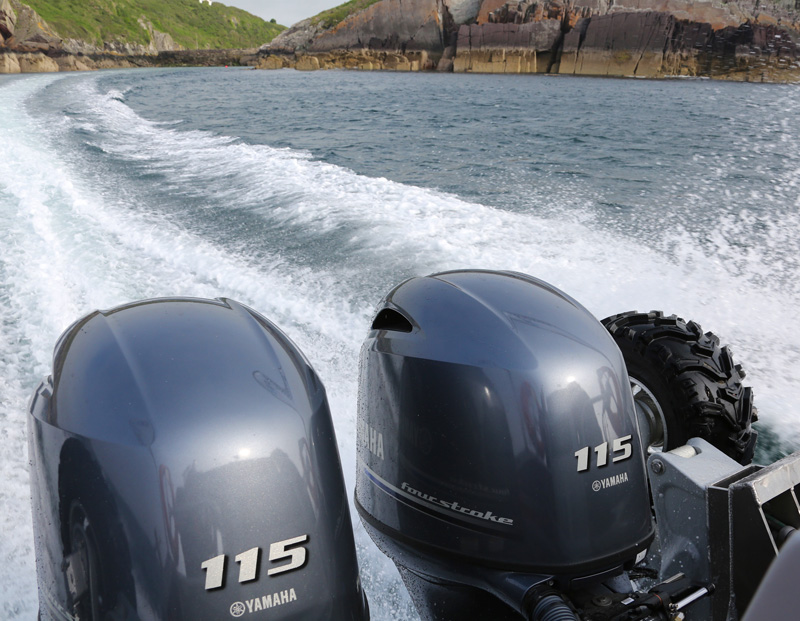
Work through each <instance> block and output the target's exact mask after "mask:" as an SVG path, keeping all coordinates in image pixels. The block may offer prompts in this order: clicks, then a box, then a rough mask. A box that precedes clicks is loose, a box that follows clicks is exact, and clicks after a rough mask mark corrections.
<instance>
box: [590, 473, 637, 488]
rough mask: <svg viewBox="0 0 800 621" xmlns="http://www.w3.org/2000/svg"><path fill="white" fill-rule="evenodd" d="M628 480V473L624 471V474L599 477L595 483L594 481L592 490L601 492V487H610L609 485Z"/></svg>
mask: <svg viewBox="0 0 800 621" xmlns="http://www.w3.org/2000/svg"><path fill="white" fill-rule="evenodd" d="M627 482H628V473H627V472H623V473H622V474H617V475H614V476H613V477H606V478H605V479H598V480H597V481H595V482H594V483H592V490H594V491H595V492H599V491H600V490H601V489H608V488H609V487H614V486H615V485H620V484H621V483H627Z"/></svg>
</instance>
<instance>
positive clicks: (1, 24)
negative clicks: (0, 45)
mask: <svg viewBox="0 0 800 621" xmlns="http://www.w3.org/2000/svg"><path fill="white" fill-rule="evenodd" d="M16 23H17V14H16V13H15V12H14V8H13V7H12V6H11V3H10V2H9V1H8V0H0V42H2V40H3V39H10V38H11V37H12V36H14V26H15V25H16Z"/></svg>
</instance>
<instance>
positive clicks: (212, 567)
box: [200, 535, 308, 591]
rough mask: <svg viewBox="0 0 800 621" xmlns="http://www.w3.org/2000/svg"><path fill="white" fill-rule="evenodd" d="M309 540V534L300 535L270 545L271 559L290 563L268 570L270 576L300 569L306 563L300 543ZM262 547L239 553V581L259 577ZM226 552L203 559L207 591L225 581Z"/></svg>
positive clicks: (303, 549) (304, 552)
mask: <svg viewBox="0 0 800 621" xmlns="http://www.w3.org/2000/svg"><path fill="white" fill-rule="evenodd" d="M306 541H308V535H300V536H299V537H293V538H291V539H284V540H283V541H276V542H275V543H272V544H270V546H269V560H270V561H280V560H283V559H289V562H288V563H284V564H283V565H278V566H277V567H273V568H271V569H268V570H267V575H268V576H275V575H277V574H282V573H284V572H287V571H291V570H293V569H300V568H301V567H302V566H303V565H305V563H306V557H307V554H306V552H307V551H306V549H305V547H304V546H301V545H298V544H301V543H305V542H306ZM260 556H261V548H250V549H249V550H247V551H246V552H242V553H241V554H237V555H236V557H235V560H236V562H237V563H239V582H250V581H251V580H255V579H256V578H257V577H258V560H259V557H260ZM226 559H227V557H226V556H225V555H224V554H220V555H219V556H215V557H214V558H210V559H208V560H207V561H203V562H202V563H201V564H200V567H202V568H203V569H205V570H206V591H209V590H211V589H218V588H220V587H221V586H222V585H223V584H224V583H225V560H226Z"/></svg>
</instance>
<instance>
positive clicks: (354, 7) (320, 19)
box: [311, 0, 380, 28]
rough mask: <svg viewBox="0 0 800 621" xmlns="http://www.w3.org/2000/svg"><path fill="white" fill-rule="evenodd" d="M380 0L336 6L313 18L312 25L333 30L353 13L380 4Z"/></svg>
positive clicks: (356, 1)
mask: <svg viewBox="0 0 800 621" xmlns="http://www.w3.org/2000/svg"><path fill="white" fill-rule="evenodd" d="M379 1H380V0H350V1H349V2H345V3H344V4H340V5H339V6H335V7H333V8H332V9H328V10H327V11H322V13H318V14H317V15H315V16H314V17H312V18H311V23H312V24H314V25H315V26H320V27H321V28H333V27H334V26H335V25H336V24H338V23H339V22H341V21H344V20H345V19H346V18H348V17H350V16H351V15H352V14H353V13H358V12H359V11H363V10H364V9H366V8H367V7H368V6H370V5H373V4H375V3H376V2H379Z"/></svg>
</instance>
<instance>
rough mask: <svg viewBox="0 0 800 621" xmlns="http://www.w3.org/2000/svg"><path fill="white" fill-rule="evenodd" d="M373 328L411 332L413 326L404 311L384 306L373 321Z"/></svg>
mask: <svg viewBox="0 0 800 621" xmlns="http://www.w3.org/2000/svg"><path fill="white" fill-rule="evenodd" d="M372 329H373V330H391V331H392V332H411V330H412V329H413V326H412V325H411V322H410V321H409V320H408V319H406V318H405V317H404V316H403V314H402V313H400V312H398V311H396V310H394V309H393V308H384V309H383V310H382V311H381V312H379V313H378V315H377V316H376V317H375V319H374V320H373V321H372Z"/></svg>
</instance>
